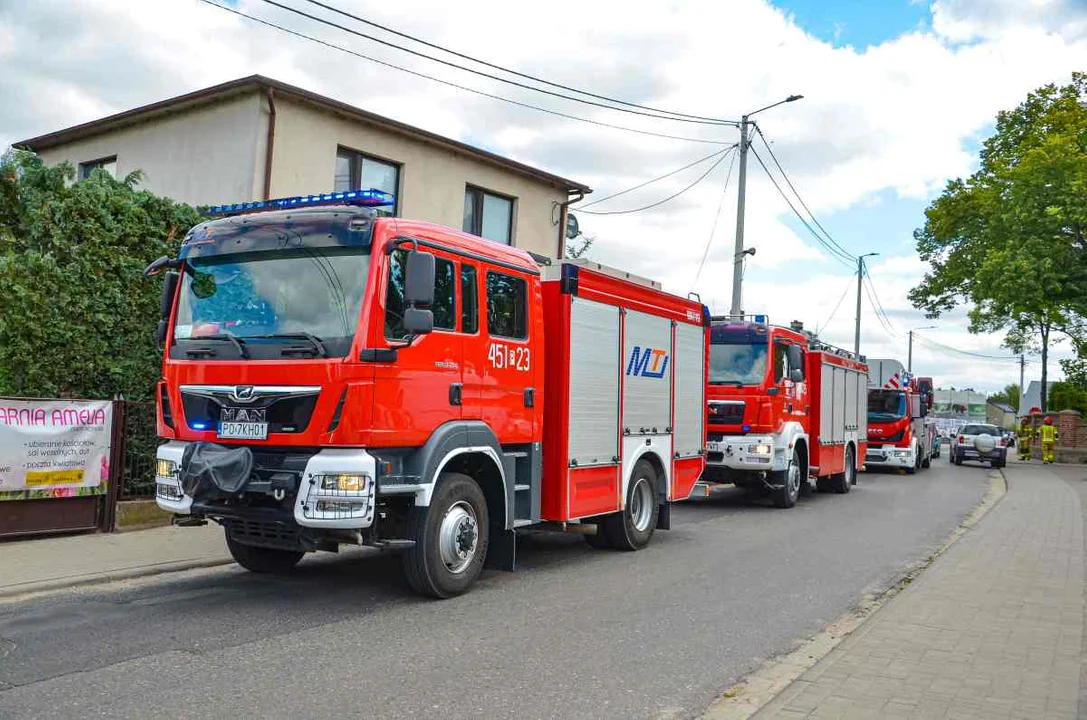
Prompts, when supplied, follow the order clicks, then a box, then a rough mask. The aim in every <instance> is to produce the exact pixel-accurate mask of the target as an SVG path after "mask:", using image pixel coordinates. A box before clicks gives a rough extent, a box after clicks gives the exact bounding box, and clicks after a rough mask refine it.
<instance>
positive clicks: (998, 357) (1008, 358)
mask: <svg viewBox="0 0 1087 720" xmlns="http://www.w3.org/2000/svg"><path fill="white" fill-rule="evenodd" d="M913 336H914V337H916V338H918V339H919V340H921V341H922V342H923V343H925V344H926V345H930V346H932V347H935V348H939V349H940V350H944V351H946V352H950V353H954V354H956V355H964V356H966V357H970V358H978V359H981V360H1000V361H1004V362H1010V361H1014V362H1019V356H1018V355H986V354H984V353H976V352H971V351H969V350H962V349H960V348H957V347H952V346H951V345H944V344H943V343H940V342H936V341H935V340H932V339H929V338H927V337H925V336H924V335H922V334H921V333H919V332H917V331H916V330H914V332H913Z"/></svg>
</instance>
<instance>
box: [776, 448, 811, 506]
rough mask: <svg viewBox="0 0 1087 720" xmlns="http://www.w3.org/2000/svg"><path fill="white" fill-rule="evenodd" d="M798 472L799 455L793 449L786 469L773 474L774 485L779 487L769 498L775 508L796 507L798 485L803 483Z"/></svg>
mask: <svg viewBox="0 0 1087 720" xmlns="http://www.w3.org/2000/svg"><path fill="white" fill-rule="evenodd" d="M800 472H801V470H800V455H799V454H798V453H797V452H796V449H795V448H794V449H793V454H792V456H791V457H790V458H789V465H788V467H786V468H785V469H784V470H782V471H781V472H777V473H774V475H775V478H774V484H775V485H777V484H778V483H781V487H776V488H774V489H773V490H772V491H771V492H770V497H771V498H773V500H774V505H775V506H777V507H779V508H791V507H792V506H793V505H796V500H797V498H799V497H800V483H801V482H802V481H803V478H801V477H800Z"/></svg>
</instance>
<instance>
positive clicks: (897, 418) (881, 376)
mask: <svg viewBox="0 0 1087 720" xmlns="http://www.w3.org/2000/svg"><path fill="white" fill-rule="evenodd" d="M869 366H870V370H869V374H868V434H869V436H870V438H871V440H870V442H869V444H868V456H867V457H866V458H865V466H866V467H871V468H879V467H883V468H894V469H903V470H905V471H906V474H907V475H913V474H914V473H916V472H917V471H918V470H921V469H922V468H927V467H929V466H930V465H931V464H932V449H933V446H934V445H935V442H936V424H935V423H934V422H932V421H931V420H928V419H927V417H928V411H929V409H930V408H931V407H932V397H933V396H932V392H933V391H932V378H918V377H912V376H910V375H909V374H908V373H907V372H906V368H905V367H903V365H902V363H900V362H899V361H898V360H894V359H890V358H887V359H879V360H870V361H869Z"/></svg>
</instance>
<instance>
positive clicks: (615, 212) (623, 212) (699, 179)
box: [579, 149, 731, 215]
mask: <svg viewBox="0 0 1087 720" xmlns="http://www.w3.org/2000/svg"><path fill="white" fill-rule="evenodd" d="M730 151H731V149H730V150H726V151H725V154H724V155H722V156H721V157H719V158H717V160H715V161H714V163H713V164H712V165H710V166H709V168H707V169H706V172H704V173H702V174H701V175H699V176H698V177H697V178H696V179H695V181H694V182H692V183H691V184H690V185H688V186H687V187H685V188H683V189H682V190H680V191H679V192H676V193H673V194H672V195H669V196H668V197H666V198H664V199H663V200H658V201H657V202H655V203H650V204H649V205H643V206H642V207H640V208H634V209H632V210H610V211H603V212H599V211H596V210H580V211H579V212H582V213H585V214H586V215H630V214H631V213H637V212H642V211H643V210H650V209H652V208H655V207H657V206H658V205H663V204H664V203H666V202H668V201H669V200H674V199H676V198H677V197H679V196H680V195H682V194H683V193H685V192H687V191H688V190H690V189H691V188H693V187H694V186H695V185H697V184H698V183H700V182H702V181H703V180H705V179H706V176H707V175H709V174H710V173H711V172H713V169H714V168H716V167H717V166H718V165H720V164H721V162H722V161H723V160H724V159H725V158H726V157H727V156H728V153H729V152H730Z"/></svg>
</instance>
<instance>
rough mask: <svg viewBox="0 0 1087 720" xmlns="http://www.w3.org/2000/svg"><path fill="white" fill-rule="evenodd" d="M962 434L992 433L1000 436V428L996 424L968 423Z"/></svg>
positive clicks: (994, 435)
mask: <svg viewBox="0 0 1087 720" xmlns="http://www.w3.org/2000/svg"><path fill="white" fill-rule="evenodd" d="M960 434H961V435H992V436H993V437H1000V429H999V428H997V427H996V426H995V425H967V426H966V427H964V428H963V429H962V432H961V433H960Z"/></svg>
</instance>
